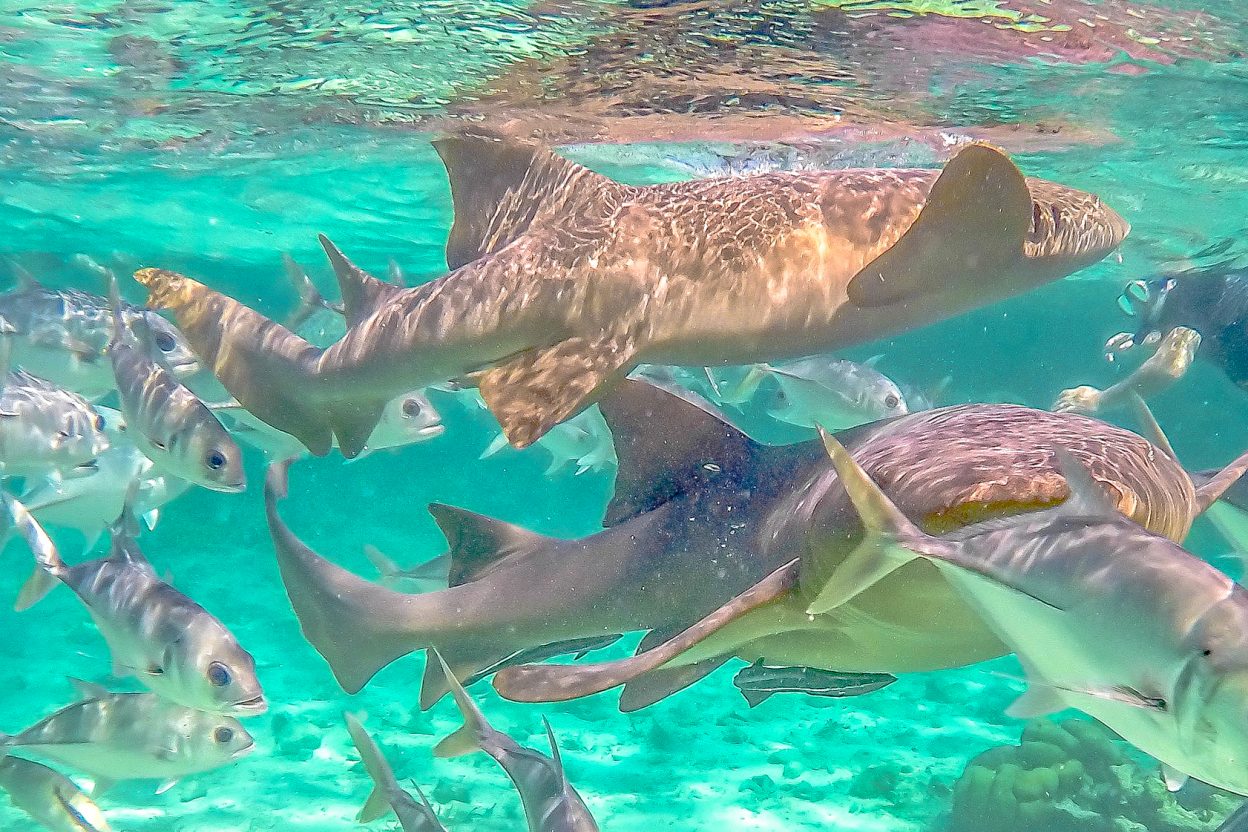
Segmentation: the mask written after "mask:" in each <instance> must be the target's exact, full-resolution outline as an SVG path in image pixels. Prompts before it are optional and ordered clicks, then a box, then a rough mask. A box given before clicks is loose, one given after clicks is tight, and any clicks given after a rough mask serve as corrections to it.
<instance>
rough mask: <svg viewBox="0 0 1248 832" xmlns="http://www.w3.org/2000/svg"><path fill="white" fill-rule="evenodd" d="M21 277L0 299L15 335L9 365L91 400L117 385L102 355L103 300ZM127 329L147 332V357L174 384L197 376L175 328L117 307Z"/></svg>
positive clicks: (106, 314)
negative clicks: (173, 379)
mask: <svg viewBox="0 0 1248 832" xmlns="http://www.w3.org/2000/svg"><path fill="white" fill-rule="evenodd" d="M21 274H22V278H21V285H20V286H19V288H18V289H16V290H14V291H11V292H6V293H4V294H2V295H0V317H3V318H4V319H5V320H7V321H8V322H9V323H10V324H11V325H12V326H13V327H14V332H13V335H12V337H11V339H10V341H11V345H12V350H13V362H14V363H15V364H17V365H18V366H21V367H23V368H24V369H26V370H27V371H29V372H31V373H33V374H35V375H36V376H39V377H40V378H45V379H47V380H48V381H50V382H52V383H53V384H56V385H59V386H61V387H64V388H66V389H68V390H73V391H74V392H76V393H79V394H81V395H83V396H86V397H87V398H90V399H95V398H99V397H100V396H103V395H105V394H106V393H108V392H109V391H110V390H112V389H113V388H114V387H115V386H116V385H115V382H114V381H113V371H112V368H111V367H110V366H109V362H108V356H107V350H108V342H109V339H110V336H111V333H112V329H113V324H112V321H113V319H112V312H111V310H110V309H109V304H108V299H107V298H104V297H101V296H99V295H95V294H91V293H89V292H82V291H78V290H76V289H49V288H46V287H44V286H41V285H40V284H39V283H38V282H36V281H35V280H34V279H33V278H30V277H29V276H28V275H25V274H24V273H21ZM121 316H122V322H123V323H124V324H125V325H126V326H137V325H143V326H146V327H147V329H148V331H150V332H151V334H152V337H151V340H150V341H149V342H148V344H149V352H148V357H149V358H151V359H152V360H153V361H156V362H158V363H159V364H161V365H162V366H163V367H165V368H166V369H168V370H169V371H170V372H172V373H173V374H174V375H176V376H178V377H179V378H185V377H188V376H190V375H193V374H195V373H197V372H199V370H200V363H199V359H198V358H196V357H195V353H194V352H193V351H192V350H191V348H190V346H189V345H188V344H187V342H186V339H185V338H183V337H182V333H181V332H179V331H178V329H177V327H175V326H174V325H173V324H171V323H170V322H169V321H167V320H165V319H164V318H162V317H160V315H157V314H156V313H155V312H153V311H151V310H150V309H144V308H142V307H139V306H135V305H133V304H129V303H123V304H122V305H121Z"/></svg>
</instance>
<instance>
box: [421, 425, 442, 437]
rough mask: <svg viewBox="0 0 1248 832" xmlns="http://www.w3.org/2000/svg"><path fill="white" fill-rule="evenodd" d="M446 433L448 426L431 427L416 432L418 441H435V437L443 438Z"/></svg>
mask: <svg viewBox="0 0 1248 832" xmlns="http://www.w3.org/2000/svg"><path fill="white" fill-rule="evenodd" d="M444 433H446V425H429V426H428V427H424V428H421V429H420V430H418V431H416V438H417V439H421V440H424V439H433V438H434V437H435V436H441V435H442V434H444Z"/></svg>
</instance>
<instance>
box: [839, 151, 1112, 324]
mask: <svg viewBox="0 0 1248 832" xmlns="http://www.w3.org/2000/svg"><path fill="white" fill-rule="evenodd" d="M1032 221H1033V216H1032V200H1031V193H1030V191H1029V190H1028V188H1027V181H1026V179H1024V177H1023V174H1022V173H1021V172H1020V171H1019V169H1018V168H1017V167H1016V166H1015V165H1014V163H1013V162H1011V161H1010V159H1009V158H1008V157H1007V156H1006V155H1005V154H1004V153H1002V152H1001V151H1000V150H997V149H996V148H992V147H989V146H987V145H981V144H973V145H971V146H969V147H967V148H965V149H963V150H961V151H959V152H958V154H957V155H956V156H954V157H953V158H952V159H950V160H949V162H948V163H947V164H946V165H945V168H944V170H942V171H941V173H940V176H939V177H938V178H937V179H936V182H935V183H934V184H933V185H932V189H931V191H930V192H929V193H928V196H927V202H926V203H925V204H924V205H923V208H922V210H921V211H920V212H919V215H918V217H917V218H916V219H915V220H914V222H913V223H912V224H911V226H910V227H909V228H908V229H907V230H906V232H905V233H904V234H902V235H901V238H900V239H898V240H897V242H896V243H894V244H893V245H892V246H891V247H889V248H888V249H887V250H886V251H884V252H883V253H882V254H880V255H879V256H878V257H876V258H875V259H874V260H872V261H871V262H870V263H868V264H867V265H866V266H865V267H863V269H862V270H861V271H860V272H858V274H856V275H855V276H854V278H853V279H852V280H851V281H850V282H849V286H848V294H849V301H850V303H852V304H854V305H855V306H858V307H862V308H873V307H880V306H891V305H893V304H900V303H911V302H915V301H916V299H918V298H921V297H924V296H929V295H936V294H941V295H944V294H949V293H955V294H958V295H967V296H974V297H980V296H984V295H990V296H991V297H992V298H994V299H996V298H999V297H1004V296H1006V295H1009V294H1012V293H1013V292H1015V291H1021V290H1022V289H1023V288H1025V287H1022V286H1019V287H1008V286H1000V285H999V284H1000V280H1001V275H1004V274H1009V273H1010V271H1011V267H1012V266H1013V265H1014V264H1015V263H1017V262H1018V261H1019V260H1021V259H1022V258H1023V256H1024V243H1025V241H1026V239H1027V233H1028V230H1029V229H1030V228H1031V226H1032ZM1106 253H1108V251H1107V252H1106ZM987 300H988V298H987V297H983V298H982V300H980V301H979V302H978V303H976V305H981V304H982V303H986V302H987Z"/></svg>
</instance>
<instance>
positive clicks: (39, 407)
mask: <svg viewBox="0 0 1248 832" xmlns="http://www.w3.org/2000/svg"><path fill="white" fill-rule="evenodd" d="M104 429H105V422H104V418H103V417H102V416H101V415H100V414H99V413H98V412H97V411H96V410H95V408H93V407H92V406H91V404H90V403H89V402H88V401H87V400H86V399H84V398H83V397H82V396H80V395H78V394H77V393H73V392H71V391H69V390H65V389H62V388H60V387H57V386H56V385H54V384H52V383H50V382H48V381H46V380H44V379H41V378H38V377H36V376H33V375H31V374H30V373H27V372H25V371H24V370H12V371H10V372H8V374H7V375H6V376H5V378H4V388H3V390H0V473H3V474H4V475H6V476H22V477H32V476H33V477H41V476H54V477H65V478H68V477H78V476H85V475H87V474H89V473H91V472H92V471H94V470H95V461H96V458H97V457H98V456H99V455H100V454H101V453H103V452H104V451H105V450H106V449H107V448H108V436H107V434H106V433H105V430H104Z"/></svg>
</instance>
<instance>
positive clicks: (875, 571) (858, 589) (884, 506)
mask: <svg viewBox="0 0 1248 832" xmlns="http://www.w3.org/2000/svg"><path fill="white" fill-rule="evenodd" d="M819 432H820V435H821V436H822V437H823V445H824V447H825V448H826V449H827V451H828V455H829V456H830V457H831V459H832V465H833V467H834V468H836V473H837V476H838V477H839V478H840V481H841V485H842V487H844V489H845V491H846V493H847V494H848V495H849V499H850V501H851V502H852V503H853V504H854V508H856V509H857V510H858V515H859V518H860V519H861V521H862V525H863V537H862V541H861V542H860V543H859V544H858V546H857V547H855V549H854V550H853V551H852V552H850V553H849V555H848V556H847V557H846V558H845V559H844V560H843V561H842V562H841V563H839V564H836V565H835V566H833V567H832V568H831V569H830V571H828V574H826V575H820V574H818V572H817V569H818V567H819V566H820V564H818V563H811V564H809V565H806V564H804V568H803V574H802V580H803V583H804V584H806V583H817V585H818V589H817V591H815V592H814V598H813V600H812V601H811V602H810V605H809V606H808V607H807V610H806V611H807V613H809V614H810V615H821V614H823V613H827V612H829V611H831V610H833V609H836V608H837V607H839V606H841V605H842V604H844V603H846V602H847V601H849V600H850V599H851V598H854V597H855V596H857V595H859V594H861V593H862V592H864V591H866V590H867V589H869V588H870V587H872V586H874V585H875V584H876V583H878V582H880V581H882V580H883V579H884V578H886V577H888V576H889V575H891V574H892V573H893V572H896V571H897V570H898V569H900V568H901V567H903V566H905V565H906V564H907V563H909V562H910V561H912V560H915V559H916V558H919V557H930V558H934V559H936V560H940V559H942V556H945V555H947V554H948V552H949V550H950V548H951V547H949V546H948V545H947V544H944V543H943V542H941V541H939V540H937V539H936V538H934V537H931V536H930V535H927V534H925V533H924V532H923V531H921V530H920V529H919V528H918V527H917V526H915V525H914V524H913V523H911V522H910V520H909V519H908V518H907V517H906V516H905V515H904V514H902V513H901V510H900V509H898V508H897V507H896V506H895V505H893V502H892V501H891V500H890V499H888V496H887V495H886V494H885V493H884V492H883V491H881V490H880V487H879V486H878V485H876V484H875V482H874V481H873V480H872V479H871V477H870V476H869V475H868V474H867V472H866V471H864V470H863V469H862V466H860V465H859V464H858V463H857V462H856V461H855V460H854V458H853V457H852V456H851V455H850V453H849V451H847V450H845V446H844V445H842V444H841V443H840V442H838V441H837V440H836V438H835V437H833V436H832V435H831V434H829V433H827V432H826V431H824V430H823V429H822V428H820V431H819ZM825 571H826V570H825ZM812 588H813V587H812Z"/></svg>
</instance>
